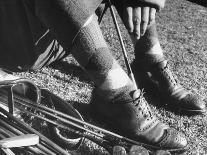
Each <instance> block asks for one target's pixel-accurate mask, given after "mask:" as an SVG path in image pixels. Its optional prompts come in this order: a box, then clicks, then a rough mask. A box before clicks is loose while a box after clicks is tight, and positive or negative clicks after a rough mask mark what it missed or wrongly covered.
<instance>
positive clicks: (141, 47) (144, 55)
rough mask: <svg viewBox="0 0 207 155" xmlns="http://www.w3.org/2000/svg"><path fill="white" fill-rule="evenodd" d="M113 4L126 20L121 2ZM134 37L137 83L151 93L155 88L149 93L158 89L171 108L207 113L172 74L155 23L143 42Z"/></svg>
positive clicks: (197, 98) (134, 63) (148, 29)
mask: <svg viewBox="0 0 207 155" xmlns="http://www.w3.org/2000/svg"><path fill="white" fill-rule="evenodd" d="M113 3H114V5H115V7H116V9H117V11H118V13H119V15H120V16H121V17H123V10H124V9H125V8H124V4H121V2H120V1H118V0H113ZM131 38H132V42H133V43H134V47H135V61H134V62H133V64H132V71H133V73H134V74H135V79H136V80H137V82H138V83H141V84H140V86H142V87H144V88H145V90H148V91H151V88H152V87H150V86H149V89H150V90H149V89H147V87H146V86H147V85H154V86H156V87H157V88H158V89H159V92H160V93H161V94H162V95H163V96H164V97H165V98H166V99H167V100H168V101H169V102H170V104H171V105H173V106H177V107H179V108H178V109H181V110H184V111H185V112H189V113H193V114H194V113H203V112H205V103H204V102H203V101H201V100H200V99H199V97H198V96H196V95H194V94H192V93H191V92H190V91H187V90H186V89H184V88H183V87H182V86H181V85H180V84H179V83H178V82H177V79H176V78H175V76H174V75H173V74H172V72H171V71H170V68H169V65H168V63H167V61H166V59H165V58H164V54H163V50H162V48H161V46H160V42H159V38H158V33H157V30H156V22H155V20H153V21H151V22H150V24H149V25H148V27H147V30H146V32H145V34H144V36H141V37H140V39H139V40H137V39H136V38H135V37H134V36H132V35H131ZM140 79H141V80H140ZM142 79H144V81H143V80H142ZM146 79H148V80H146ZM143 83H146V84H147V85H143Z"/></svg>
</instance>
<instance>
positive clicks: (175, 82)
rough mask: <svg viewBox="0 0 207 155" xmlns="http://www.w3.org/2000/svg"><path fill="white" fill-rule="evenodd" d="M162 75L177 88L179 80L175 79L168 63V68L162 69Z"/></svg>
mask: <svg viewBox="0 0 207 155" xmlns="http://www.w3.org/2000/svg"><path fill="white" fill-rule="evenodd" d="M162 73H163V74H164V75H165V76H166V78H167V79H168V80H169V81H170V84H172V86H174V87H175V86H177V85H178V80H177V79H176V78H175V75H173V73H172V72H171V71H170V68H169V65H168V63H167V64H166V66H165V67H164V68H163V69H162Z"/></svg>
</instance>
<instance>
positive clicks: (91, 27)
mask: <svg viewBox="0 0 207 155" xmlns="http://www.w3.org/2000/svg"><path fill="white" fill-rule="evenodd" d="M73 45H74V50H73V52H72V54H73V56H74V57H75V58H76V60H77V61H78V62H79V64H80V65H81V66H82V68H83V69H84V70H85V71H86V72H87V73H88V75H89V76H90V78H91V79H92V80H93V81H94V83H95V85H96V87H97V89H98V92H100V94H102V93H104V94H105V95H104V96H103V97H104V98H109V99H112V98H115V96H118V95H119V94H120V93H123V92H125V93H126V92H131V91H133V90H134V87H133V84H132V82H131V80H130V79H129V77H128V75H127V74H126V73H125V72H124V70H123V69H122V68H121V67H120V65H119V64H118V63H117V61H116V60H115V59H114V58H113V56H112V54H111V53H110V50H109V48H108V46H107V44H106V42H105V40H104V38H103V35H102V33H101V30H100V28H99V25H98V23H97V20H96V18H94V17H93V19H92V20H91V21H90V22H88V24H86V25H85V26H84V27H83V28H82V29H81V30H80V31H79V33H78V35H77V36H76V38H75V40H74V43H73ZM112 94H113V95H112ZM128 94H129V93H128Z"/></svg>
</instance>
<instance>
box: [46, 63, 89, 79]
mask: <svg viewBox="0 0 207 155" xmlns="http://www.w3.org/2000/svg"><path fill="white" fill-rule="evenodd" d="M50 67H51V68H53V69H57V70H59V71H60V72H61V73H64V74H66V75H70V76H72V77H78V78H79V80H80V81H82V82H87V83H90V82H91V80H90V79H89V77H88V76H87V74H86V73H85V72H84V70H83V69H82V68H81V67H80V66H78V65H75V64H72V63H68V62H67V61H57V62H55V63H53V64H51V65H50ZM56 78H57V77H56ZM61 80H63V79H62V78H61ZM64 82H67V81H64Z"/></svg>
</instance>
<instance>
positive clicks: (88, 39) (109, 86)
mask: <svg viewBox="0 0 207 155" xmlns="http://www.w3.org/2000/svg"><path fill="white" fill-rule="evenodd" d="M45 1H46V0H45ZM45 1H44V2H45ZM41 2H42V1H41ZM52 2H53V1H48V3H49V4H48V5H46V6H45V8H44V6H41V9H39V10H38V16H39V18H40V19H41V20H42V22H43V23H45V24H46V25H48V26H49V28H50V29H51V30H53V32H54V35H55V36H57V39H58V41H59V42H60V43H61V44H62V45H63V47H64V48H66V49H69V48H70V45H71V43H70V42H68V41H69V39H68V38H67V37H70V33H68V32H69V30H66V33H65V32H64V31H65V29H67V28H68V29H70V27H71V21H73V20H74V19H73V16H71V15H70V11H68V8H70V7H71V6H68V5H69V4H71V3H70V2H71V1H70V0H67V1H63V0H57V2H61V5H58V4H59V3H56V5H55V6H53V5H51V4H50V3H52ZM76 2H77V1H76ZM48 6H50V7H53V8H50V9H47V7H48ZM58 6H59V7H58ZM62 6H63V7H62ZM57 7H58V8H57ZM56 9H58V11H57V10H56ZM69 10H70V9H69ZM59 11H60V12H59ZM62 11H63V12H64V13H65V14H64V16H58V18H56V17H57V16H56V14H54V13H53V12H56V13H59V14H62V13H61V12H62ZM73 11H76V12H77V14H79V10H77V9H75V10H73ZM76 12H73V14H74V15H77V14H76ZM51 14H52V15H54V16H52V15H51ZM68 14H69V15H68ZM48 16H49V17H48ZM68 18H69V19H70V20H68ZM71 19H72V20H71ZM59 21H65V22H64V23H61V24H59V23H58V22H59ZM75 21H76V20H75ZM73 22H74V21H73ZM77 22H78V21H77ZM58 24H59V25H58ZM62 24H64V25H62ZM72 26H74V25H72ZM75 26H78V27H79V28H77V27H75V28H74V29H75V30H77V29H79V30H78V33H77V34H76V35H75V38H74V39H73V40H72V41H73V42H72V45H73V49H74V51H73V52H72V54H73V56H74V57H75V58H76V60H77V61H78V62H79V63H80V65H81V66H82V67H83V69H84V70H85V71H86V72H87V73H88V74H89V75H90V77H91V79H92V80H93V81H94V83H95V85H96V89H95V91H94V94H95V95H96V96H95V98H94V100H96V101H97V102H93V104H92V107H93V110H95V111H96V112H97V113H99V114H100V115H102V116H103V117H104V118H105V120H106V121H107V122H108V123H111V124H113V127H114V128H116V129H117V130H118V131H119V132H120V133H123V134H125V135H126V136H129V137H131V138H133V139H136V140H141V139H142V140H143V141H145V142H147V143H151V144H153V145H156V146H158V147H163V148H169V149H170V148H176V149H183V148H184V147H185V146H186V145H187V141H186V139H185V137H184V135H183V134H181V133H179V132H177V131H176V130H174V129H171V128H169V127H168V126H167V125H165V124H163V123H162V122H160V121H159V120H158V119H157V118H156V117H155V116H154V115H153V113H152V111H151V110H150V107H149V106H148V104H147V102H146V100H145V99H144V98H143V95H142V93H141V91H140V90H135V88H134V86H133V84H132V82H131V80H130V79H129V77H128V76H127V74H126V73H125V72H124V71H123V69H122V68H121V67H120V66H119V65H118V63H117V62H116V61H115V59H114V58H113V56H112V55H111V53H110V51H109V48H108V47H107V44H106V42H105V40H104V38H103V35H102V33H101V30H100V28H99V25H98V22H97V19H96V18H94V16H90V17H89V18H87V20H86V21H85V23H84V24H82V25H80V24H76V25H75Z"/></svg>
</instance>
